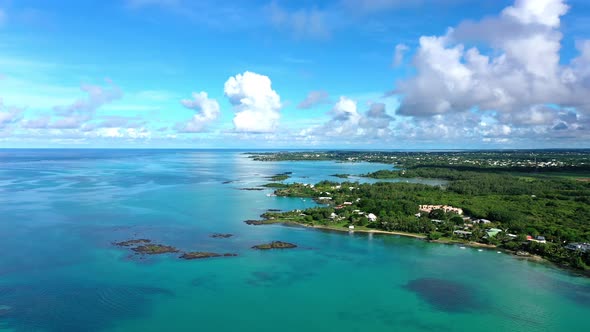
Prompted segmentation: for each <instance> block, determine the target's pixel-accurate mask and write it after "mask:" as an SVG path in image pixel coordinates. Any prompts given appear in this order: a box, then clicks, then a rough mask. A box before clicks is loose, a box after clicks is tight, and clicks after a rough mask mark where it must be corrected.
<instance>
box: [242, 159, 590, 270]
mask: <svg viewBox="0 0 590 332" xmlns="http://www.w3.org/2000/svg"><path fill="white" fill-rule="evenodd" d="M252 158H254V159H256V160H262V161H265V160H272V161H280V160H336V161H352V162H357V161H367V162H382V163H387V164H393V166H394V167H393V168H388V169H384V170H381V171H377V172H373V173H369V174H364V175H363V176H365V177H367V178H373V179H381V180H383V182H377V183H373V184H368V183H358V182H333V181H322V182H319V183H316V184H302V183H293V184H283V185H282V186H281V187H277V188H275V189H276V190H275V191H274V194H275V195H277V196H287V197H307V198H312V199H314V200H315V201H316V202H317V203H318V204H319V206H317V207H313V208H309V209H305V210H295V211H285V212H272V211H267V212H266V213H264V214H263V215H262V219H261V220H258V221H252V220H251V221H247V223H248V224H252V225H264V224H272V223H286V224H298V225H303V226H307V227H316V228H327V229H335V230H340V231H354V232H381V233H390V234H398V235H406V236H413V237H418V238H424V239H426V240H429V241H436V242H441V243H457V244H461V245H472V246H481V247H488V248H498V249H500V250H505V251H507V252H511V253H514V254H515V256H516V254H517V253H518V257H525V258H527V257H531V258H538V257H542V258H544V259H546V260H548V261H551V262H553V263H555V264H557V265H559V266H562V267H567V268H571V269H576V270H578V271H588V270H589V269H590V268H589V266H590V244H589V242H590V182H588V181H587V179H588V178H590V151H579V150H575V151H559V150H558V151H552V150H549V151H535V152H531V153H528V152H526V151H516V152H511V151H507V152H502V151H497V152H489V151H484V152H472V151H469V152H448V153H445V152H435V153H426V152H416V153H405V152H404V153H388V152H373V151H371V152H337V153H336V152H335V153H329V152H318V153H313V152H293V153H268V154H256V155H252ZM384 166H387V165H384ZM410 178H412V179H413V178H424V179H441V180H445V184H444V185H438V186H433V185H425V184H418V183H406V182H404V181H397V180H403V179H410ZM391 180H395V182H391ZM386 181H390V182H386Z"/></svg>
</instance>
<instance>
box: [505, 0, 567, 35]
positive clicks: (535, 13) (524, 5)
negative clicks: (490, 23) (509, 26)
mask: <svg viewBox="0 0 590 332" xmlns="http://www.w3.org/2000/svg"><path fill="white" fill-rule="evenodd" d="M568 8H569V7H568V6H567V5H566V4H565V3H564V2H563V1H559V0H557V1H556V0H516V2H515V3H514V6H510V7H507V8H506V9H504V10H503V11H502V16H505V17H512V18H514V19H516V20H518V21H519V22H521V23H523V24H527V25H528V24H542V25H546V26H548V27H552V28H558V27H559V24H560V19H559V18H560V17H561V16H562V15H565V13H566V12H567V11H568Z"/></svg>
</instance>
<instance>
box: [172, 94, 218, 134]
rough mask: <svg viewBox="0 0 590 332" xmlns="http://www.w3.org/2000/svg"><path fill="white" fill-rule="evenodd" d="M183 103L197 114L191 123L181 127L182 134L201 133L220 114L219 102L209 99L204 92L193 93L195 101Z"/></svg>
mask: <svg viewBox="0 0 590 332" xmlns="http://www.w3.org/2000/svg"><path fill="white" fill-rule="evenodd" d="M181 103H182V105H183V106H184V107H186V108H188V109H191V110H195V111H196V112H197V114H195V115H194V116H193V118H192V119H191V120H190V121H189V122H187V123H186V124H184V125H182V126H181V127H180V131H182V132H190V133H196V132H201V131H203V130H204V129H205V127H206V126H207V125H208V124H209V123H211V122H212V121H214V120H216V119H217V118H218V117H219V114H220V107H219V103H218V102H217V100H215V99H211V98H209V97H208V96H207V93H206V92H204V91H201V92H199V93H196V92H195V93H193V99H184V100H182V101H181Z"/></svg>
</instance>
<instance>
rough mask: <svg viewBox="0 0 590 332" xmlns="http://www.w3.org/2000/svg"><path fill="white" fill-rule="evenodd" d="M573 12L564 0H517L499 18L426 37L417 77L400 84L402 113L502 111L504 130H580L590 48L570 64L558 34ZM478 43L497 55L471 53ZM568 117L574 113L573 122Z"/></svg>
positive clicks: (583, 45) (583, 46)
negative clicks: (564, 19)
mask: <svg viewBox="0 0 590 332" xmlns="http://www.w3.org/2000/svg"><path fill="white" fill-rule="evenodd" d="M567 10H568V6H567V5H566V4H565V3H564V1H562V0H517V1H516V2H515V3H514V5H513V6H510V7H507V8H505V9H504V10H503V11H502V12H501V13H500V15H499V16H497V17H491V18H487V19H484V20H482V21H480V22H464V23H462V24H460V25H459V26H458V27H457V28H455V29H449V30H448V31H447V33H446V34H445V35H442V36H423V37H421V38H420V43H419V47H418V49H417V52H416V55H415V57H414V59H413V63H414V66H415V68H416V75H415V76H414V77H412V78H410V79H406V80H402V81H399V82H398V83H397V89H396V93H398V94H399V95H401V96H402V103H401V106H400V108H399V110H398V114H400V115H406V116H414V117H432V116H435V115H449V114H454V113H461V112H486V111H494V112H496V116H495V117H494V119H495V121H496V122H497V124H498V126H500V128H504V127H503V126H508V127H514V126H523V127H527V126H528V127H530V126H545V129H544V130H546V129H547V128H552V127H554V126H556V125H558V124H560V123H562V122H563V123H564V126H568V127H571V128H580V126H578V125H576V124H575V123H573V122H576V121H579V120H580V118H581V117H583V116H586V117H587V116H588V114H587V113H588V111H589V109H588V107H589V106H588V105H590V84H589V82H590V69H588V65H589V64H590V42H589V41H581V42H579V43H578V45H577V48H578V50H579V52H580V54H579V56H578V57H576V58H575V59H573V60H572V61H571V62H570V63H569V64H562V62H561V60H560V53H559V51H560V48H561V39H562V34H561V32H560V31H559V30H558V28H559V26H560V17H561V16H563V15H564V14H565V13H566V12H567ZM473 41H477V42H479V43H482V44H484V45H486V46H488V47H489V48H491V49H492V51H491V52H490V55H486V54H484V53H483V52H482V51H480V49H478V48H477V47H466V43H467V42H473ZM571 113H574V115H575V116H571ZM584 113H586V114H584ZM564 114H570V115H569V116H567V120H564V119H563V116H564ZM564 126H559V128H563V127H564ZM523 130H525V129H523ZM544 130H543V131H540V130H536V131H535V133H540V132H545V131H544ZM499 132H500V133H506V132H507V130H505V128H504V129H502V130H500V131H499Z"/></svg>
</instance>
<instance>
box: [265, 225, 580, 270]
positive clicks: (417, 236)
mask: <svg viewBox="0 0 590 332" xmlns="http://www.w3.org/2000/svg"><path fill="white" fill-rule="evenodd" d="M274 224H279V225H284V226H298V227H304V228H312V229H318V230H326V231H336V232H341V233H364V234H384V235H397V236H403V237H409V238H414V239H419V240H424V241H427V242H430V243H438V244H446V245H461V246H465V247H471V248H478V249H487V250H498V251H499V252H503V253H506V254H509V255H510V256H512V257H513V258H517V259H521V260H527V261H532V262H536V263H541V264H547V265H551V266H554V267H556V268H559V269H564V270H568V271H570V272H574V273H575V272H580V271H577V270H573V269H570V268H567V267H564V266H560V265H558V264H555V263H553V262H551V261H549V260H548V259H546V258H543V257H541V256H539V255H534V254H529V255H527V256H520V255H517V254H516V252H515V251H510V250H506V249H503V248H498V246H496V245H493V244H485V243H479V242H473V241H469V242H460V241H452V240H427V238H426V235H422V234H414V233H406V232H396V231H383V230H375V229H354V230H349V229H342V228H340V227H334V226H324V225H307V224H303V223H298V222H293V221H276V222H269V220H265V222H264V223H263V224H262V225H274ZM581 275H584V276H588V275H586V274H584V273H583V272H582V273H581Z"/></svg>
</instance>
